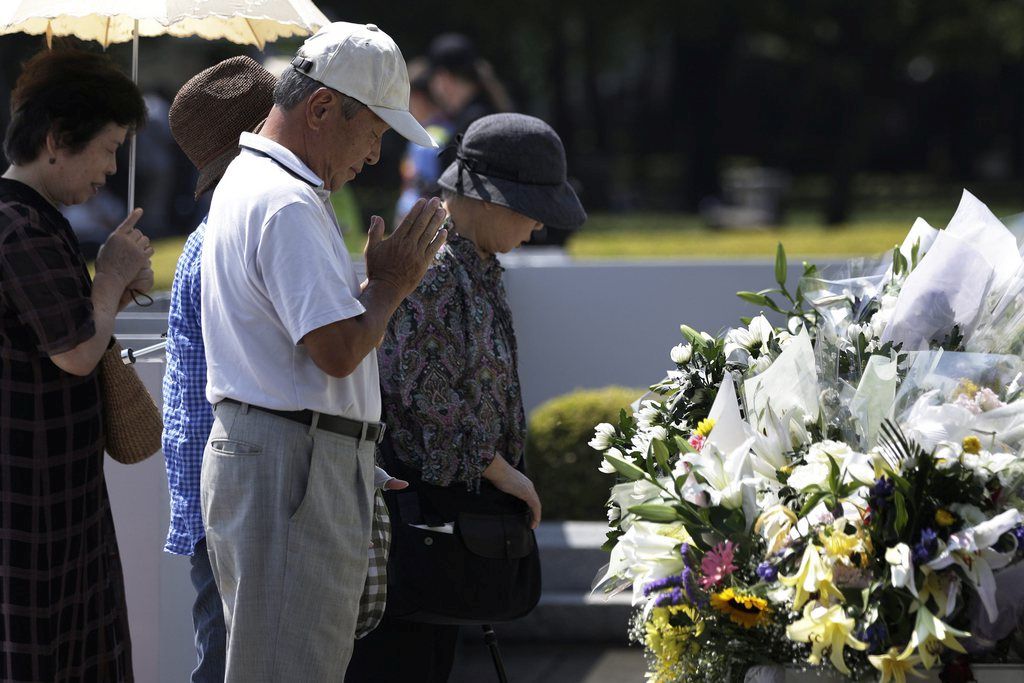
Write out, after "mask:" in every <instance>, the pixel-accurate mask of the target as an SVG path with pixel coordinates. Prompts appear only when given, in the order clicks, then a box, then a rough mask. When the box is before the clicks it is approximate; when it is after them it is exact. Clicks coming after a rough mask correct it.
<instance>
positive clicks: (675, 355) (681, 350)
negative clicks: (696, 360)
mask: <svg viewBox="0 0 1024 683" xmlns="http://www.w3.org/2000/svg"><path fill="white" fill-rule="evenodd" d="M669 356H670V357H671V358H672V362H673V363H675V364H676V365H684V364H685V363H689V362H690V358H692V357H693V347H692V346H691V345H689V344H676V345H675V346H673V347H672V351H671V353H670V354H669Z"/></svg>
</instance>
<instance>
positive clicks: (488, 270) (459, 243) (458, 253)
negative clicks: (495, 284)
mask: <svg viewBox="0 0 1024 683" xmlns="http://www.w3.org/2000/svg"><path fill="white" fill-rule="evenodd" d="M445 246H446V247H448V249H450V250H451V252H452V253H453V254H454V255H455V257H456V258H457V259H458V260H459V261H460V262H461V263H462V264H463V266H464V267H465V268H466V269H467V270H469V271H471V272H473V273H476V274H478V275H479V276H480V277H482V278H484V279H485V280H497V281H500V280H501V274H502V273H503V272H505V269H504V268H502V266H501V263H499V262H498V259H497V258H496V257H495V256H494V255H491V256H488V257H487V258H484V257H482V256H480V254H479V253H478V252H477V250H476V245H475V244H473V242H472V240H469V239H467V238H465V237H463V236H462V235H460V234H458V233H457V232H456V233H452V234H451V236H449V237H448V239H447V240H446V242H445Z"/></svg>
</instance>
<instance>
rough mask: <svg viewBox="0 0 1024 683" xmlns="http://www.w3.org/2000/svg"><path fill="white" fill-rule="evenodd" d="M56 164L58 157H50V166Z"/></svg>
mask: <svg viewBox="0 0 1024 683" xmlns="http://www.w3.org/2000/svg"><path fill="white" fill-rule="evenodd" d="M55 163H57V157H50V164H51V165H52V164H55Z"/></svg>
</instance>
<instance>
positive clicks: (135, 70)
mask: <svg viewBox="0 0 1024 683" xmlns="http://www.w3.org/2000/svg"><path fill="white" fill-rule="evenodd" d="M132 83H134V84H135V85H138V84H139V20H138V19H136V20H135V26H134V28H133V29H132ZM134 208H135V131H134V130H132V139H131V142H130V143H129V146H128V213H131V212H132V209H134Z"/></svg>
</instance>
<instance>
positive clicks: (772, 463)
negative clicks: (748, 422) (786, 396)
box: [751, 406, 807, 481]
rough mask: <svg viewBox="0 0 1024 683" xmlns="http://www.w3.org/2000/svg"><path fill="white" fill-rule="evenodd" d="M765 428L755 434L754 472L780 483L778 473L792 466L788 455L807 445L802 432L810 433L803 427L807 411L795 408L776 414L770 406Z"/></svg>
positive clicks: (762, 426) (766, 415)
mask: <svg viewBox="0 0 1024 683" xmlns="http://www.w3.org/2000/svg"><path fill="white" fill-rule="evenodd" d="M794 426H796V427H797V429H794ZM761 428H762V431H761V432H760V433H757V434H755V435H754V443H753V445H752V446H751V450H753V452H754V458H753V467H754V472H756V473H757V474H759V475H761V476H762V477H764V478H765V479H768V480H770V481H778V479H777V474H776V473H777V472H778V470H780V469H782V468H783V467H785V466H786V465H788V464H789V458H788V457H786V456H787V454H789V453H792V452H793V451H794V450H795V449H796V448H799V447H800V446H803V445H804V442H802V441H801V433H802V434H806V433H807V431H806V430H805V429H804V428H803V412H802V411H801V410H800V409H799V408H794V409H792V410H787V411H786V412H785V413H783V414H782V415H776V414H775V411H774V410H773V409H772V407H771V406H769V407H768V409H767V410H766V411H765V416H764V420H763V421H762V423H761Z"/></svg>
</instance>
